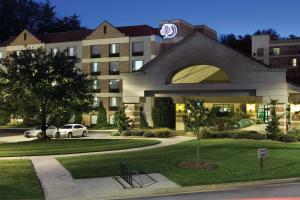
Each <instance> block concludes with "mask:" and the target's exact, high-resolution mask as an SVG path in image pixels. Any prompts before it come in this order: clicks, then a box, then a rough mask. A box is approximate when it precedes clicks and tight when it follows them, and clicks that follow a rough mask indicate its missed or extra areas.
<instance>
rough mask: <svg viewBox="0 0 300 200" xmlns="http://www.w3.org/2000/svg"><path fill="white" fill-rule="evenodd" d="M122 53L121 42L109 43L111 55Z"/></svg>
mask: <svg viewBox="0 0 300 200" xmlns="http://www.w3.org/2000/svg"><path fill="white" fill-rule="evenodd" d="M119 55H120V44H110V45H109V56H110V57H118V56H119Z"/></svg>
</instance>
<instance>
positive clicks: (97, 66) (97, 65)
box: [91, 62, 101, 75]
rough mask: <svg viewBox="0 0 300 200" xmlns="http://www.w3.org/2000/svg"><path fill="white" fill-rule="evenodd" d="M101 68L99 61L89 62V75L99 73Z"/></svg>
mask: <svg viewBox="0 0 300 200" xmlns="http://www.w3.org/2000/svg"><path fill="white" fill-rule="evenodd" d="M100 74H101V69H100V63H98V62H94V63H91V75H100Z"/></svg>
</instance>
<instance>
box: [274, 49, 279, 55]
mask: <svg viewBox="0 0 300 200" xmlns="http://www.w3.org/2000/svg"><path fill="white" fill-rule="evenodd" d="M273 55H276V56H277V55H280V48H273Z"/></svg>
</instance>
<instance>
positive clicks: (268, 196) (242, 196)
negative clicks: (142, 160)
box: [132, 183, 300, 200]
mask: <svg viewBox="0 0 300 200" xmlns="http://www.w3.org/2000/svg"><path fill="white" fill-rule="evenodd" d="M142 199H143V200H158V199H159V200H202V199H203V200H300V183H286V184H277V185H266V186H254V187H253V186H252V187H245V188H241V189H230V190H223V191H215V192H199V193H189V194H175V195H168V196H157V197H143V198H134V199H132V200H142Z"/></svg>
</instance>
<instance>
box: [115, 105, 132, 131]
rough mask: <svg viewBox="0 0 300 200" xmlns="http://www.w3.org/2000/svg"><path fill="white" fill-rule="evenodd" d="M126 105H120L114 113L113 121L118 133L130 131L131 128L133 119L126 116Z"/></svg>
mask: <svg viewBox="0 0 300 200" xmlns="http://www.w3.org/2000/svg"><path fill="white" fill-rule="evenodd" d="M125 110H126V106H124V105H121V106H120V107H119V110H118V111H117V112H116V113H115V117H114V123H115V125H116V126H117V128H118V131H119V133H122V132H123V131H131V130H132V129H133V121H132V119H130V118H129V117H127V116H126V113H125Z"/></svg>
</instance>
